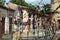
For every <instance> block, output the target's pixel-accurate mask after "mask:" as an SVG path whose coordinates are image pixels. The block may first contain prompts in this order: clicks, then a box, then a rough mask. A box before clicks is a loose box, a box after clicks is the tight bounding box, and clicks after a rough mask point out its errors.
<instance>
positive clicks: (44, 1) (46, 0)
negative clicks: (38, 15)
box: [6, 0, 51, 5]
mask: <svg viewBox="0 0 60 40" xmlns="http://www.w3.org/2000/svg"><path fill="white" fill-rule="evenodd" d="M25 1H26V2H27V3H31V4H34V5H35V4H38V3H40V4H47V3H48V4H50V2H51V1H50V0H42V1H41V0H25ZM6 2H9V0H6Z"/></svg>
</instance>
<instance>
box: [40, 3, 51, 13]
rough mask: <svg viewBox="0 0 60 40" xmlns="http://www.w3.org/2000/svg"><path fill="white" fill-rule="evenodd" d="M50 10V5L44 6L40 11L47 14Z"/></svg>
mask: <svg viewBox="0 0 60 40" xmlns="http://www.w3.org/2000/svg"><path fill="white" fill-rule="evenodd" d="M50 8H51V6H50V4H46V5H44V6H43V9H42V10H41V12H42V13H46V14H48V13H50Z"/></svg>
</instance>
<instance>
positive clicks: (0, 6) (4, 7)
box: [0, 5, 14, 11]
mask: <svg viewBox="0 0 60 40" xmlns="http://www.w3.org/2000/svg"><path fill="white" fill-rule="evenodd" d="M0 8H3V9H6V10H11V11H14V10H13V9H10V8H7V7H6V6H2V5H0Z"/></svg>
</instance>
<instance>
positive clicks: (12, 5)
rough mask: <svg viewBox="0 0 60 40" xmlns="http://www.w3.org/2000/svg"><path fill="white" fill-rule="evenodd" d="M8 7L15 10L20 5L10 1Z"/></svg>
mask: <svg viewBox="0 0 60 40" xmlns="http://www.w3.org/2000/svg"><path fill="white" fill-rule="evenodd" d="M7 7H8V8H10V9H13V10H17V9H18V5H16V4H13V3H8V4H7Z"/></svg>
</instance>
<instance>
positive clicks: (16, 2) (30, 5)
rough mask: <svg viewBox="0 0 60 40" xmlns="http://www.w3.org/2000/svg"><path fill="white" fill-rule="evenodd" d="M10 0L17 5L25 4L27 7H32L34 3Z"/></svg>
mask: <svg viewBox="0 0 60 40" xmlns="http://www.w3.org/2000/svg"><path fill="white" fill-rule="evenodd" d="M10 2H12V3H15V4H17V5H22V6H26V7H28V8H34V5H32V4H28V3H26V2H25V1H24V0H11V1H10Z"/></svg>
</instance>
